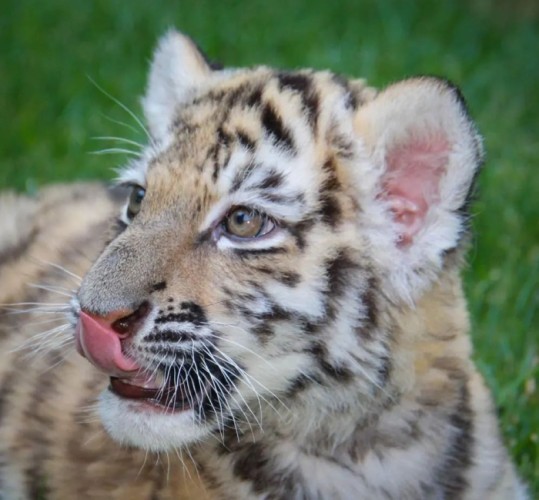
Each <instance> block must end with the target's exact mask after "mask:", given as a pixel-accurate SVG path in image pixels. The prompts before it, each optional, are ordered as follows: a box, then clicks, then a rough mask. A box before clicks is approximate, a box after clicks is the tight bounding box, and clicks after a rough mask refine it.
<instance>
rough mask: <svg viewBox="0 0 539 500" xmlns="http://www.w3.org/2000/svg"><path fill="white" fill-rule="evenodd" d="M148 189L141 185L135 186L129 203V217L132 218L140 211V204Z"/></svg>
mask: <svg viewBox="0 0 539 500" xmlns="http://www.w3.org/2000/svg"><path fill="white" fill-rule="evenodd" d="M145 194H146V190H145V189H144V188H143V187H141V186H134V187H133V190H132V191H131V195H130V196H129V204H128V205H127V217H128V218H129V219H132V218H133V217H135V215H137V214H138V213H139V212H140V206H141V203H142V200H143V199H144V195H145Z"/></svg>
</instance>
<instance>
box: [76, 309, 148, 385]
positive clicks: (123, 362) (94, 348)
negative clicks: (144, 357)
mask: <svg viewBox="0 0 539 500" xmlns="http://www.w3.org/2000/svg"><path fill="white" fill-rule="evenodd" d="M148 309H149V307H148V306H144V307H142V306H141V308H139V309H137V311H135V313H131V314H129V313H127V314H126V311H118V312H116V313H113V314H110V315H107V316H106V317H101V316H96V315H93V314H90V313H87V312H84V311H81V314H80V317H79V322H78V324H77V328H76V330H75V342H76V346H77V350H78V352H79V353H80V354H82V355H83V356H84V357H85V358H87V359H88V360H89V361H90V362H91V363H93V364H94V365H95V366H97V367H98V368H99V369H101V370H102V371H104V372H105V373H108V374H109V375H114V376H120V377H121V376H127V375H129V374H130V373H131V374H132V372H134V371H137V370H139V368H140V367H139V365H138V364H137V362H136V361H135V360H133V359H131V358H129V357H128V356H126V355H125V354H124V352H123V351H122V340H124V339H125V338H126V337H128V336H130V335H132V334H133V333H134V330H135V328H136V327H137V326H138V325H139V323H140V322H141V320H142V319H144V317H145V316H146V314H147V312H148Z"/></svg>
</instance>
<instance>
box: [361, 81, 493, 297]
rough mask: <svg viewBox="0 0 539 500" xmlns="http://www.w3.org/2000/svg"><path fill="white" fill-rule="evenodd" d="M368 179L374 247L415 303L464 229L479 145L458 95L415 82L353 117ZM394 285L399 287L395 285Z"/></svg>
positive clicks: (394, 88) (403, 84)
mask: <svg viewBox="0 0 539 500" xmlns="http://www.w3.org/2000/svg"><path fill="white" fill-rule="evenodd" d="M354 125H355V128H356V132H358V133H359V134H360V136H361V138H362V142H363V143H364V145H365V147H366V152H367V157H368V161H367V164H368V165H369V168H370V169H371V172H370V174H371V175H372V176H373V177H374V178H375V179H376V181H375V187H374V188H373V189H372V191H371V193H370V194H371V196H372V197H373V203H372V204H371V207H372V213H371V214H370V216H371V217H372V219H371V221H372V222H371V223H370V224H371V225H372V226H377V227H372V229H373V231H371V236H372V241H373V243H374V247H375V248H376V247H378V248H377V249H376V254H377V256H378V257H377V258H378V259H379V261H380V262H379V263H380V265H381V266H382V267H383V269H384V270H385V271H386V272H387V274H388V275H390V276H392V277H393V278H392V279H391V281H392V283H391V286H392V287H393V288H395V289H398V290H400V293H399V295H404V296H408V298H413V297H414V296H415V295H417V292H419V291H420V290H421V289H423V288H424V287H425V286H426V285H427V284H428V282H430V281H431V280H432V279H434V278H435V276H436V274H437V273H438V272H439V271H440V269H441V267H442V265H443V261H444V255H446V254H447V252H449V251H450V250H452V249H455V248H456V247H457V246H458V244H459V243H460V241H461V237H462V234H463V233H464V232H465V230H466V228H467V227H466V226H467V220H466V219H467V217H468V214H467V213H466V209H467V207H468V204H469V201H470V196H471V191H472V189H473V183H474V178H475V176H476V173H477V171H478V169H479V167H480V165H481V163H482V158H483V149H482V144H481V139H480V137H479V135H478V133H477V131H476V129H475V127H474V125H473V123H472V122H471V120H470V118H469V116H468V113H467V110H466V107H465V104H464V101H463V99H462V97H461V96H460V93H459V91H458V90H457V89H456V88H455V87H453V86H452V85H450V84H448V83H447V82H445V81H443V80H438V79H436V78H415V79H410V80H405V81H403V82H399V83H397V84H394V85H392V86H390V87H388V88H387V89H386V90H385V91H383V92H381V93H380V94H379V95H378V96H377V97H376V98H375V99H374V100H372V101H371V102H369V103H368V104H366V105H365V106H364V107H362V108H361V109H360V110H359V111H358V114H357V116H356V117H355V124H354ZM395 280H396V281H395Z"/></svg>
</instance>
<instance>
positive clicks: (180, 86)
mask: <svg viewBox="0 0 539 500" xmlns="http://www.w3.org/2000/svg"><path fill="white" fill-rule="evenodd" d="M211 71H212V70H211V67H210V65H209V64H208V61H207V59H206V56H205V55H204V54H203V53H202V52H201V51H200V50H199V49H198V47H197V45H196V44H195V42H193V40H191V39H190V38H189V37H188V36H186V35H183V34H182V33H179V32H178V31H175V30H170V31H169V32H168V33H166V34H165V35H164V36H163V38H161V40H160V42H159V44H158V46H157V49H156V50H155V53H154V56H153V60H152V64H151V67H150V76H149V79H148V85H147V89H146V95H145V96H144V97H143V99H142V106H143V108H144V115H145V116H146V120H147V122H148V125H149V128H150V133H151V134H152V136H153V137H154V138H156V139H161V138H163V137H164V136H165V134H166V132H167V130H168V128H169V126H170V124H171V123H172V121H173V119H174V113H175V110H176V108H177V106H178V105H180V104H181V103H182V102H184V101H185V100H186V99H188V97H189V95H190V93H191V92H192V91H193V90H194V89H196V88H197V87H198V86H200V85H202V84H203V83H204V81H205V80H206V79H208V78H209V76H210V75H211Z"/></svg>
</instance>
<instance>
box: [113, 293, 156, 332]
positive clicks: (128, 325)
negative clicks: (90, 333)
mask: <svg viewBox="0 0 539 500" xmlns="http://www.w3.org/2000/svg"><path fill="white" fill-rule="evenodd" d="M149 312H150V303H149V302H148V301H145V302H143V303H142V304H141V305H140V306H139V307H138V308H137V309H136V310H135V311H134V312H132V313H130V314H128V315H126V316H124V317H122V318H120V319H117V320H116V321H114V323H112V324H111V328H112V329H113V330H114V331H115V332H116V333H118V334H119V335H120V336H125V337H127V336H129V335H131V334H132V333H133V332H134V331H135V330H136V328H137V327H138V326H139V325H140V323H142V321H143V320H144V318H145V317H146V316H147V315H148V313H149Z"/></svg>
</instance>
